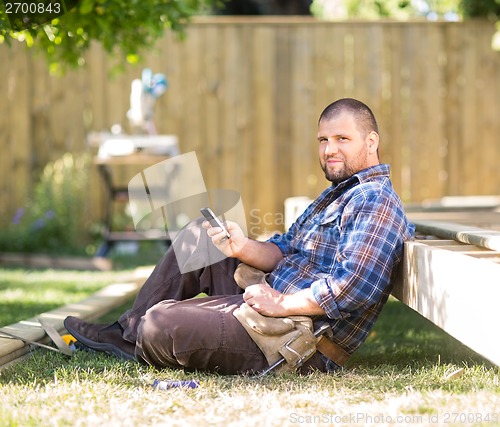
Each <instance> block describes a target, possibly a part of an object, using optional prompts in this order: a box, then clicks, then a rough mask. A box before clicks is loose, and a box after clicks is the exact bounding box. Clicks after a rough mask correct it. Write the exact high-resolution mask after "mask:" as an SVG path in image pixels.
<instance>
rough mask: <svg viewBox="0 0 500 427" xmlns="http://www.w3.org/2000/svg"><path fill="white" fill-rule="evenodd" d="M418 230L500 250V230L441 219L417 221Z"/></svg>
mask: <svg viewBox="0 0 500 427" xmlns="http://www.w3.org/2000/svg"><path fill="white" fill-rule="evenodd" d="M414 223H415V226H416V229H417V231H419V232H420V233H423V234H431V235H434V236H439V237H444V238H447V239H454V240H458V241H459V242H463V243H467V244H471V245H476V246H481V247H483V248H488V249H491V250H493V251H500V232H498V231H494V230H485V229H483V228H479V227H473V226H470V225H464V224H454V223H445V222H439V221H415V222H414Z"/></svg>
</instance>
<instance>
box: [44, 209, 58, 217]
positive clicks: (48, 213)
mask: <svg viewBox="0 0 500 427" xmlns="http://www.w3.org/2000/svg"><path fill="white" fill-rule="evenodd" d="M55 217H56V214H55V212H54V211H53V210H52V209H50V210H48V211H47V212H45V218H47V219H53V218H55Z"/></svg>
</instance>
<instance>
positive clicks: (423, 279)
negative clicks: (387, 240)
mask: <svg viewBox="0 0 500 427" xmlns="http://www.w3.org/2000/svg"><path fill="white" fill-rule="evenodd" d="M499 282H500V265H499V264H496V263H493V262H491V261H487V260H485V259H481V258H474V257H471V256H468V255H464V254H462V253H459V252H456V251H449V250H446V249H442V248H439V247H435V246H428V245H426V244H423V243H419V242H412V241H410V242H407V243H405V257H404V260H403V268H402V274H401V275H400V278H399V280H398V281H397V283H396V284H395V287H394V290H393V295H394V296H395V297H396V298H398V299H399V300H400V301H402V302H403V303H404V304H406V305H408V306H409V307H411V308H413V309H414V310H416V311H417V312H418V313H420V314H421V315H423V316H424V317H426V318H427V319H429V320H430V321H432V322H433V323H434V324H436V325H437V326H439V327H440V328H441V329H443V330H444V331H446V332H447V333H449V334H450V335H451V336H453V337H455V338H456V339H458V340H459V341H461V342H462V343H463V344H465V345H467V346H468V347H470V348H471V349H472V350H474V351H476V352H477V353H479V354H480V355H482V356H484V357H485V358H487V359H488V360H490V361H491V362H493V363H495V364H496V365H500V346H499V345H498V340H497V335H498V334H497V331H496V328H497V325H499V324H500V310H498V301H500V286H499Z"/></svg>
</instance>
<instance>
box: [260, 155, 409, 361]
mask: <svg viewBox="0 0 500 427" xmlns="http://www.w3.org/2000/svg"><path fill="white" fill-rule="evenodd" d="M389 174H390V168H389V166H388V165H377V166H373V167H370V168H367V169H364V170H362V171H360V172H358V173H356V174H354V175H353V176H351V177H350V178H348V179H347V180H345V181H343V182H341V183H339V184H338V185H336V186H331V187H329V188H327V189H326V190H325V191H324V192H323V193H322V194H321V195H320V196H319V197H318V198H317V199H316V200H315V201H314V202H313V203H311V205H310V206H309V207H308V208H307V209H306V210H305V211H304V213H303V214H302V215H301V216H300V217H299V218H298V219H297V221H295V223H294V224H293V225H292V226H291V227H290V229H289V230H288V232H286V233H285V234H282V235H275V236H273V237H272V238H271V239H269V241H270V242H272V243H274V244H276V245H277V246H278V247H279V248H280V250H281V252H282V253H283V255H284V258H283V260H281V261H280V263H279V264H278V265H277V266H276V268H275V269H274V270H273V272H272V273H271V274H270V276H269V279H268V280H269V283H270V285H271V286H272V287H273V288H274V289H276V290H278V291H280V292H282V293H285V294H288V293H294V292H297V291H300V290H301V289H305V288H311V289H312V291H313V294H314V298H315V299H316V301H317V302H318V304H319V305H320V306H321V307H322V308H323V309H324V310H325V312H326V315H327V320H328V321H329V323H330V324H331V326H332V330H333V334H334V337H333V340H334V341H335V342H336V343H337V344H338V345H340V346H341V347H342V348H344V349H345V350H346V351H347V352H349V353H352V352H353V351H354V350H356V349H357V348H358V347H359V346H360V345H361V344H362V343H363V341H364V340H365V339H366V337H367V335H368V332H369V331H370V329H371V328H372V326H373V323H374V322H375V320H376V318H377V316H378V315H379V313H380V311H381V310H382V307H383V305H384V304H385V302H386V301H387V298H388V297H389V294H390V292H391V290H392V286H391V285H392V283H391V277H392V275H393V273H394V272H395V270H396V269H395V267H396V266H397V265H398V263H399V262H400V261H401V258H402V254H403V242H404V241H405V240H407V239H410V238H411V237H412V236H413V232H414V226H413V225H412V224H410V223H409V222H408V220H407V218H406V216H405V214H404V211H403V206H402V203H401V200H400V199H399V197H398V196H397V194H396V193H395V192H394V189H393V187H392V183H391V181H390V178H389Z"/></svg>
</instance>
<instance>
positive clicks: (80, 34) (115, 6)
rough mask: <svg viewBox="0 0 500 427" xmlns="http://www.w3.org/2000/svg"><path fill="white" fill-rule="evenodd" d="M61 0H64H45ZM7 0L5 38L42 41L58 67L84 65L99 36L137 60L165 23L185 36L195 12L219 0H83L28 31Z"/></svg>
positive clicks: (1, 33) (0, 17)
mask: <svg viewBox="0 0 500 427" xmlns="http://www.w3.org/2000/svg"><path fill="white" fill-rule="evenodd" d="M15 1H16V0H12V2H15ZM57 1H59V2H61V1H62V0H51V1H50V2H49V1H45V3H56V2H57ZM6 3H8V1H5V2H3V4H2V6H3V7H2V9H0V42H6V43H9V44H10V43H13V42H14V41H18V42H22V43H25V44H26V45H27V46H28V47H31V46H34V47H36V48H37V49H38V50H41V51H43V52H44V53H45V54H46V56H47V58H48V60H49V63H50V64H51V67H52V69H53V70H54V69H55V68H56V67H57V66H58V65H62V64H65V65H70V66H75V67H76V66H79V65H83V64H84V53H85V52H86V51H87V49H88V48H89V47H90V45H91V43H92V42H93V41H97V42H99V43H101V44H102V46H103V47H104V49H105V50H106V51H107V52H108V53H114V54H117V55H119V56H120V57H125V58H126V59H127V60H128V61H129V62H135V61H136V60H137V59H138V56H139V54H140V52H141V51H142V50H143V49H145V48H147V47H150V46H151V45H153V43H154V42H155V41H156V40H157V39H158V38H159V37H161V36H162V35H163V33H164V31H165V29H167V28H169V29H171V30H173V31H175V32H177V33H178V34H179V35H181V36H182V35H183V29H184V27H185V25H186V23H187V22H188V21H189V18H190V17H191V16H192V15H194V14H195V13H197V12H199V11H200V10H202V9H203V8H210V7H212V6H214V4H216V3H217V0H113V1H108V0H80V1H78V2H73V3H77V4H76V6H75V7H73V8H72V9H70V10H69V11H68V12H66V13H64V14H63V15H61V16H59V17H57V18H56V19H52V20H49V21H48V22H45V23H40V24H35V25H29V26H27V28H25V29H23V30H22V31H14V30H13V28H12V25H11V22H10V21H9V18H11V16H8V14H7V13H6V11H7V10H6V8H5V4H6ZM32 3H36V1H34V2H32ZM63 3H68V2H64V1H63Z"/></svg>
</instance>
